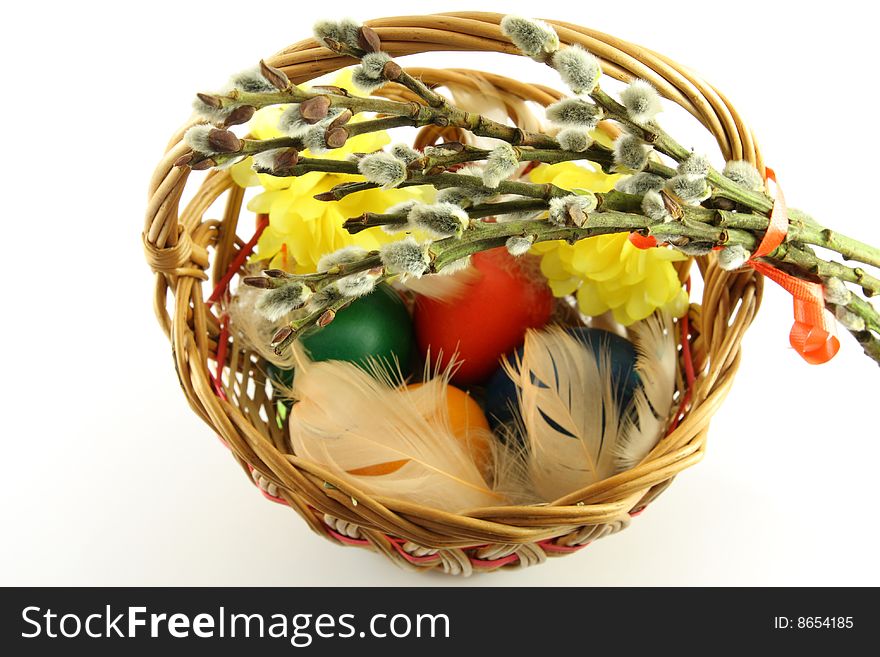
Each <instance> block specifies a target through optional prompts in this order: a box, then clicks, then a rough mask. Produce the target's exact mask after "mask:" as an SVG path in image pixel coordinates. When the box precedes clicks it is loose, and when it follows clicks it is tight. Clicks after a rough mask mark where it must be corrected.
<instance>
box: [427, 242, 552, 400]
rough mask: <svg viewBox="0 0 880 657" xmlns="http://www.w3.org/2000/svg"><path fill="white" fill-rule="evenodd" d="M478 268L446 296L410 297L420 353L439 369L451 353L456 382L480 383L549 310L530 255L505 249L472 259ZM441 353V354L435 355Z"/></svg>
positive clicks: (548, 293) (547, 292) (544, 287)
mask: <svg viewBox="0 0 880 657" xmlns="http://www.w3.org/2000/svg"><path fill="white" fill-rule="evenodd" d="M473 264H474V267H476V269H477V271H478V272H479V274H480V275H479V276H478V277H477V278H475V280H474V281H473V283H472V284H471V285H470V286H469V287H468V288H467V291H466V293H465V294H464V295H463V296H460V297H458V298H456V299H452V300H448V301H446V300H444V301H438V300H436V299H429V298H427V297H419V298H418V299H417V300H416V304H415V309H414V312H413V321H414V324H415V330H416V340H417V343H418V347H419V350H420V353H421V354H422V356H423V357H426V356H427V354H428V353H429V351H430V354H431V357H432V359H434V360H435V361H437V360H438V354H440V356H439V363H440V365H441V366H443V367H445V366H446V365H448V364H449V362H450V360H451V359H452V358H453V356H455V358H456V360H457V361H461V366H460V367H459V369H458V371H457V372H456V374H455V376H454V377H453V381H455V382H456V383H460V384H466V385H467V384H473V383H480V382H482V381H485V380H486V379H487V378H488V377H489V376H490V375H491V374H492V373H493V372H494V371H495V369H496V368H497V367H498V359H499V358H500V357H501V356H502V354H505V353H507V352H509V351H512V350H514V349H516V348H517V347H518V346H520V345H521V344H522V342H523V340H524V339H525V334H526V330H527V329H529V328H540V327H541V326H544V325H545V324H546V323H547V321H548V320H549V319H550V315H551V314H552V312H553V294H552V293H551V291H550V288H549V287H548V286H547V284H546V282H545V281H544V279H543V278H542V277H541V274H540V272H539V270H538V267H537V265H536V263H535V259H534V258H531V257H530V256H523V257H521V258H514V257H513V256H511V255H510V254H509V253H508V252H507V249H506V248H504V247H502V248H497V249H491V250H489V251H483V252H482V253H478V254H476V255H475V256H474V257H473ZM441 352H442V353H441Z"/></svg>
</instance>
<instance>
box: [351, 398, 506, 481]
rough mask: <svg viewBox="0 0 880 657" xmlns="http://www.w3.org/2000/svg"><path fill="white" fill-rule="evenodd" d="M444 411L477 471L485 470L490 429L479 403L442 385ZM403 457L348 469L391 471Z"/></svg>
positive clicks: (402, 462) (366, 472) (489, 455)
mask: <svg viewBox="0 0 880 657" xmlns="http://www.w3.org/2000/svg"><path fill="white" fill-rule="evenodd" d="M421 385H422V384H421V383H412V384H410V385H408V386H407V388H408V389H410V390H415V389H417V388H419V387H421ZM446 412H447V413H448V419H449V428H450V430H451V431H452V434H453V435H454V436H455V437H456V438H457V439H458V441H459V443H460V444H461V445H462V447H464V448H465V449H466V450H467V451H468V452H469V453H470V455H471V457H472V458H473V459H474V462H475V463H476V464H477V467H478V468H480V471H481V472H488V469H489V467H490V466H491V463H492V448H491V444H490V441H491V440H492V433H491V431H492V430H491V429H490V427H489V421H488V420H487V419H486V415H485V414H484V413H483V409H482V408H480V405H479V404H478V403H477V402H476V401H474V399H473V398H472V397H471V396H470V395H469V394H468V393H467V392H465V391H464V390H461V389H460V388H456V387H455V386H451V385H450V386H447V387H446ZM406 462H407V461H406V459H404V460H400V461H389V462H387V463H379V464H376V465H370V466H367V467H365V468H358V469H357V470H349V472H350V473H351V474H357V475H383V474H389V473H391V472H394V471H395V470H398V469H400V468H401V467H403V466H404V465H405V464H406Z"/></svg>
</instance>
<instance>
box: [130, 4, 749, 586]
mask: <svg viewBox="0 0 880 657" xmlns="http://www.w3.org/2000/svg"><path fill="white" fill-rule="evenodd" d="M500 20H501V16H500V15H498V14H490V13H452V14H442V15H432V16H417V17H413V16H408V17H398V18H385V19H380V20H374V21H370V22H368V23H367V24H368V25H370V26H371V27H373V28H374V29H375V30H376V32H377V33H378V34H379V36H380V37H381V39H382V44H383V49H385V50H386V51H387V52H389V53H390V54H392V55H397V56H400V55H408V54H413V53H421V52H427V51H435V50H440V51H442V50H455V51H497V52H501V53H507V54H509V55H513V56H516V55H517V53H516V51H515V49H514V48H513V46H512V45H511V44H510V43H509V41H508V40H507V39H506V38H505V37H504V36H503V35H502V34H501V31H500V29H499V26H498V24H499V21H500ZM553 24H554V25H555V26H556V28H557V30H558V32H559V35H560V38H561V40H562V41H563V42H565V43H569V44H581V45H582V46H584V47H585V48H586V49H587V50H589V51H591V52H592V53H594V54H595V55H596V56H597V57H599V58H600V59H601V60H602V64H603V68H604V71H605V73H606V74H607V75H610V76H611V77H614V78H617V79H619V80H623V81H628V80H631V79H632V78H634V77H640V78H644V79H647V80H649V81H651V82H652V83H653V84H654V85H655V86H656V87H657V89H658V90H659V91H660V93H661V94H662V95H663V96H665V97H666V98H668V99H670V100H672V101H673V102H675V103H677V104H679V105H680V106H682V107H683V108H684V109H686V110H687V111H688V112H690V113H691V114H692V115H693V116H695V117H696V118H697V119H698V120H699V121H700V122H701V123H703V124H704V125H705V126H706V128H707V129H708V130H709V131H710V132H711V133H712V134H713V135H714V137H715V138H716V140H717V142H718V146H719V148H720V150H721V152H722V154H723V155H724V157H725V159H745V160H749V161H751V162H753V163H754V164H755V165H756V166H757V167H758V168H759V170H762V171H763V165H762V161H761V156H760V153H759V151H758V147H757V145H756V143H755V140H754V137H753V136H752V134H751V132H750V131H749V129H748V128H747V127H746V126H745V125H744V123H743V122H742V120H741V119H740V117H739V115H738V114H737V112H736V110H735V109H734V108H733V107H732V106H731V105H730V104H729V102H728V101H727V99H726V98H725V97H724V96H723V95H722V94H721V93H720V92H718V91H717V90H716V89H715V88H713V87H712V86H711V85H710V84H708V83H706V82H705V81H703V80H701V79H700V78H699V77H698V76H697V75H695V74H694V73H693V72H692V71H690V70H689V69H687V68H685V67H683V66H680V65H678V64H676V63H675V62H672V61H671V60H669V59H668V58H666V57H664V56H663V55H659V54H657V53H654V52H652V51H650V50H647V49H645V48H642V47H640V46H635V45H633V44H631V43H627V42H626V41H622V40H620V39H616V38H614V37H611V36H608V35H606V34H602V33H600V32H596V31H594V30H589V29H586V28H583V27H578V26H576V25H571V24H569V23H562V22H555V21H553ZM268 62H269V63H270V64H271V65H273V66H276V67H278V68H280V69H282V70H283V71H284V72H285V73H286V74H287V75H288V76H289V78H290V79H291V80H292V81H293V82H295V83H302V82H306V81H308V80H311V79H313V78H315V77H317V76H320V75H323V74H325V73H328V72H331V71H334V70H336V69H339V68H342V67H345V66H349V65H351V64H352V63H353V61H352V60H351V59H349V58H344V57H339V56H337V55H335V54H333V53H332V52H330V51H329V50H326V49H325V48H322V47H320V46H319V45H318V44H317V43H316V42H315V41H313V40H312V39H307V40H305V41H301V42H299V43H297V44H295V45H292V46H290V47H289V48H286V49H285V50H283V51H281V52H280V53H278V54H277V55H275V56H274V57H272V58H271V59H269V60H268ZM408 70H409V71H410V72H411V73H413V74H415V75H416V76H418V77H421V78H422V79H423V80H424V81H425V82H426V83H429V84H443V83H450V82H451V83H454V84H458V85H469V84H471V85H475V84H476V80H479V81H480V84H481V85H485V84H487V83H488V84H490V85H492V86H494V87H495V88H496V92H497V94H498V96H499V97H501V98H508V99H511V101H513V100H515V99H527V100H530V101H535V102H538V103H541V104H544V105H546V104H548V103H550V102H553V101H554V100H556V99H558V98H559V94H558V93H557V92H555V91H553V90H551V89H548V88H546V87H543V86H539V85H534V86H533V85H528V84H524V83H522V82H518V81H514V80H510V79H507V78H504V77H501V76H497V75H491V74H487V73H477V72H474V71H467V70H443V71H439V70H431V69H408ZM483 88H484V87H483ZM382 93H383V95H386V96H389V97H397V98H399V97H405V98H407V99H409V100H412V98H411V97H410V96H409V95H408V92H407V91H405V90H403V89H402V88H395V85H387V86H386V88H385V89H384V90H383V91H382ZM510 105H511V108H512V110H511V112H512V113H515V109H513V108H514V107H515V106H516V105H520V106H521V103H518V102H516V103H515V102H511V103H510ZM512 118H513V119H514V120H516V119H517V117H516V116H512ZM186 127H188V125H187V126H184V127H183V128H182V129H181V130H180V131H178V132H177V133H176V134H175V135H174V136H173V138H172V140H171V143H170V146H169V148H168V151H167V153H166V154H165V157H164V158H163V159H162V161H161V162H160V163H159V165H158V167H157V168H156V171H155V173H154V175H153V179H152V181H151V183H150V191H149V205H148V208H147V213H146V224H145V228H144V233H143V242H144V248H145V252H146V257H147V260H148V262H149V264H150V267H151V268H152V269H153V271H154V272H155V275H156V295H155V309H156V313H157V315H158V318H159V323H160V325H161V326H162V328H163V329H164V331H165V333H166V335H167V336H168V337H169V338H170V340H171V347H172V353H173V356H174V361H175V366H176V369H177V373H178V376H179V378H180V383H181V386H182V388H183V391H184V393H185V394H186V397H187V399H188V400H189V403H190V405H191V406H192V408H193V410H194V411H195V412H196V413H197V414H198V415H199V416H200V417H201V418H202V419H204V421H205V422H207V423H208V424H209V425H210V426H211V428H212V429H213V430H214V431H216V432H217V434H219V435H220V437H221V438H222V440H223V441H224V442H225V443H226V445H227V446H228V447H229V449H230V450H231V452H232V454H233V456H234V457H235V459H236V460H237V461H238V463H239V465H241V466H242V468H243V469H244V471H245V474H246V476H248V477H252V476H253V478H254V479H255V480H257V481H259V482H260V483H261V484H262V485H263V486H262V487H263V489H264V490H268V491H269V493H271V494H272V495H271V497H273V499H275V500H276V501H279V502H283V503H285V504H287V505H289V506H290V507H291V508H292V509H294V510H295V511H296V512H297V513H299V514H300V515H301V516H302V517H303V519H305V521H306V522H307V523H308V524H309V526H310V527H311V528H312V529H313V530H314V531H316V532H318V533H319V534H321V535H323V536H325V537H327V538H329V539H330V540H332V541H334V542H337V543H342V544H347V545H358V546H362V547H366V548H368V549H371V550H375V551H378V552H381V553H383V554H384V555H386V556H387V557H388V558H389V559H391V560H393V561H394V562H396V563H398V564H399V565H401V566H405V567H407V568H412V569H415V570H429V569H434V568H440V569H442V570H443V571H444V572H447V573H451V574H463V575H467V574H470V573H472V572H474V571H491V570H496V569H498V568H518V567H524V566H528V565H532V564H536V563H540V562H542V561H544V560H545V559H546V557H548V556H551V557H555V556H562V555H565V554H568V553H570V552H574V551H577V550H578V549H579V548H581V547H583V546H585V545H587V544H588V543H589V542H591V541H593V540H595V539H597V538H600V537H602V536H605V535H608V534H611V533H614V532H616V531H619V530H620V529H623V528H625V527H627V526H628V525H629V524H630V519H631V517H632V516H634V515H636V514H637V513H638V512H639V511H641V510H642V509H644V507H645V506H646V505H647V504H648V503H649V502H651V501H652V500H653V499H654V498H655V497H656V496H657V495H658V494H659V493H660V492H662V491H663V489H664V488H665V487H666V486H668V485H669V483H670V482H671V481H672V478H673V477H675V475H676V474H678V473H679V472H681V471H682V470H684V469H685V468H687V467H689V466H691V465H693V464H695V463H696V462H697V461H699V460H700V458H701V457H702V455H703V450H704V447H705V441H706V434H707V432H708V427H709V420H710V419H711V417H712V415H713V414H714V413H715V411H716V410H717V408H718V406H719V405H720V404H721V402H722V401H723V400H724V398H725V396H726V394H727V392H728V390H729V388H730V385H731V383H732V381H733V376H734V374H735V372H736V370H737V366H738V364H739V359H740V342H741V340H742V338H743V334H744V333H745V330H746V328H747V327H748V326H749V324H750V323H751V321H752V318H753V317H754V315H755V312H756V311H757V309H758V306H759V303H760V299H761V292H762V287H763V285H762V279H761V277H760V275H758V274H756V273H755V272H753V271H752V270H751V269H746V270H742V271H737V272H733V273H728V272H724V271H721V270H720V269H719V268H718V267H717V266H716V264H715V262H714V259H712V258H698V259H697V262H696V264H697V265H698V269H699V274H700V276H701V277H702V279H703V286H702V287H703V292H702V300H701V303H700V304H696V303H693V304H692V305H691V309H690V313H689V316H688V317H687V318H686V319H685V320H684V321H682V322H679V324H678V326H679V330H680V332H681V333H684V335H683V336H680V337H682V338H683V340H682V342H683V345H684V348H683V350H682V352H683V354H686V355H688V356H689V357H688V358H681V359H680V360H681V376H680V379H681V381H682V386H681V392H682V393H683V395H684V396H685V397H686V403H685V404H683V405H682V406H683V408H682V411H683V412H682V415H681V416H680V417H677V418H676V419H675V421H674V422H673V424H672V426H671V430H670V431H669V433H668V435H667V436H666V437H665V438H664V439H663V440H661V442H660V443H659V444H658V446H657V447H656V448H655V449H654V450H653V452H652V453H651V454H650V455H649V456H648V458H647V459H646V460H645V461H644V462H642V463H641V464H640V465H638V466H637V467H635V468H633V469H631V470H629V471H626V472H623V473H620V474H617V475H615V476H613V477H611V478H610V479H607V480H604V481H601V482H598V483H596V484H594V485H591V486H589V487H587V488H585V489H582V490H579V491H577V492H575V493H573V494H571V495H569V496H567V497H566V498H564V499H562V500H559V501H557V502H556V503H554V504H551V505H545V506H511V507H499V508H489V509H481V510H477V511H475V512H472V513H469V514H468V515H456V514H452V513H446V512H441V511H437V510H434V509H430V508H426V507H423V506H419V505H416V504H411V503H405V502H400V501H397V500H390V499H379V498H375V497H371V496H369V495H366V494H364V493H363V492H361V491H359V490H357V489H356V488H354V487H353V486H351V485H350V484H348V483H346V482H345V481H340V480H338V478H336V477H334V476H333V475H331V474H330V473H328V472H326V471H324V470H323V469H322V468H320V467H318V466H316V465H314V464H312V463H309V462H306V461H303V460H301V459H299V458H297V457H296V456H293V455H291V454H289V453H287V452H288V451H289V450H287V449H285V447H284V446H285V444H286V437H285V435H284V431H283V430H282V429H280V428H279V427H278V426H277V423H276V422H275V419H274V418H275V413H274V409H273V400H272V398H271V389H269V390H267V386H266V384H265V382H266V375H265V370H266V368H265V362H264V361H263V360H262V359H261V358H260V357H259V356H257V355H256V354H254V353H253V352H252V351H250V350H249V349H248V348H247V346H246V345H243V344H241V343H240V341H239V342H237V341H236V340H235V339H234V338H233V337H232V336H230V335H229V334H228V332H227V329H226V326H225V320H224V319H223V317H222V316H221V315H220V312H221V311H220V310H219V308H218V306H217V304H213V303H211V302H212V301H213V300H214V299H212V298H210V295H211V294H212V290H213V291H214V296H215V298H216V295H217V291H218V290H222V289H224V286H225V285H226V284H228V281H229V278H231V276H232V275H234V274H236V273H237V272H238V270H239V269H240V267H241V265H242V264H243V260H244V257H243V256H244V255H245V253H246V250H247V249H248V247H249V245H248V244H247V240H248V238H249V237H250V236H249V235H245V236H244V237H243V238H241V237H239V236H238V235H237V227H238V221H239V215H240V212H241V206H242V198H243V190H242V189H241V188H238V187H237V186H236V185H234V184H233V182H232V180H231V178H230V176H229V174H228V173H227V172H225V171H211V172H210V173H209V174H208V175H207V176H206V177H204V179H203V181H202V184H201V186H200V187H199V188H198V190H197V191H196V192H195V195H194V197H193V198H192V200H191V201H190V202H189V203H188V204H187V206H186V207H185V208H184V209H182V210H181V209H180V208H179V205H180V199H181V197H182V194H183V192H184V187H185V186H186V184H187V180H188V176H189V174H190V171H189V170H188V169H187V168H175V167H174V166H172V163H173V162H174V161H175V160H176V159H177V158H178V157H180V156H181V155H182V154H184V153H185V152H186V151H187V147H186V146H185V145H184V144H183V143H181V136H182V134H183V131H184V130H185V128H186ZM439 136H440V135H439V130H438V129H437V128H426V129H424V130H423V132H422V133H421V135H420V139H421V140H422V142H423V143H428V142H433V141H434V140H435V139H437V138H438V137H439ZM447 136H448V135H447ZM221 197H225V199H224V200H225V210H224V211H223V213H222V216H221V217H220V218H219V220H218V219H209V218H207V217H206V216H205V214H206V212H207V211H208V209H209V208H210V207H211V206H212V205H213V204H214V203H215V201H217V200H218V199H220V198H221ZM687 264H688V265H689V264H690V263H687ZM688 269H689V267H687V268H685V267H682V268H681V269H680V272H681V274H682V278H683V279H684V278H685V277H686V276H687V275H688V273H687V271H688ZM209 281H210V282H209ZM688 352H689V353H688ZM267 495H268V493H267Z"/></svg>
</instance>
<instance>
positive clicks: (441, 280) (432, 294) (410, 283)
mask: <svg viewBox="0 0 880 657" xmlns="http://www.w3.org/2000/svg"><path fill="white" fill-rule="evenodd" d="M445 271H446V270H445V269H444V271H443V272H441V273H439V274H431V275H430V276H422V277H421V278H408V279H407V280H405V281H401V284H402V285H403V286H404V287H406V288H407V289H410V290H412V291H413V292H415V293H416V294H421V295H422V296H424V297H428V298H430V299H436V300H438V301H454V300H455V299H459V298H461V297H462V296H464V295H465V294H466V293H467V290H468V288H469V287H470V286H471V284H473V283H474V282H475V281H476V280H477V279H478V278H479V277H480V272H479V271H478V270H477V268H476V267H472V266H470V265H468V266H466V267H464V268H463V269H459V270H457V271H454V272H452V273H449V274H447V273H444V272H445Z"/></svg>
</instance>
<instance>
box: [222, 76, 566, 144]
mask: <svg viewBox="0 0 880 657" xmlns="http://www.w3.org/2000/svg"><path fill="white" fill-rule="evenodd" d="M322 96H323V97H325V98H327V100H328V101H329V106H330V107H337V108H343V109H348V110H351V113H352V114H358V113H361V112H375V113H377V114H387V115H393V116H400V117H406V118H408V119H411V120H412V125H415V126H424V125H441V126H454V127H458V128H463V129H465V130H468V131H469V132H471V133H473V134H474V135H477V136H478V137H492V138H495V139H500V140H502V141H506V142H508V143H510V144H513V145H519V146H535V147H538V148H557V149H558V148H559V143H558V142H557V141H556V140H555V139H553V138H552V137H549V136H547V135H545V134H542V133H533V132H526V131H524V130H521V129H519V128H515V127H512V126H508V125H504V124H503V123H498V122H497V121H493V120H492V119H489V118H487V117H485V116H483V115H481V114H478V113H476V112H465V111H464V110H462V109H459V108H457V107H455V106H453V105H452V104H450V103H449V102H448V101H444V102H443V104H441V105H439V106H431V105H422V104H420V103H403V102H398V101H394V100H386V99H384V98H374V97H363V96H349V95H343V94H334V93H327V92H324V91H320V92H313V91H312V92H310V91H303V90H301V89H299V88H297V87H296V86H294V85H291V86H290V87H289V88H288V89H287V90H286V91H277V92H271V93H251V92H246V91H240V90H237V89H235V90H232V91H230V92H229V93H228V94H225V95H215V96H213V99H214V102H215V103H216V104H217V105H218V106H219V107H220V108H226V107H240V106H242V105H247V106H250V107H255V108H258V109H259V108H261V107H268V106H269V105H283V104H290V103H303V102H305V101H308V100H311V99H312V98H318V97H322ZM354 125H357V124H354Z"/></svg>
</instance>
